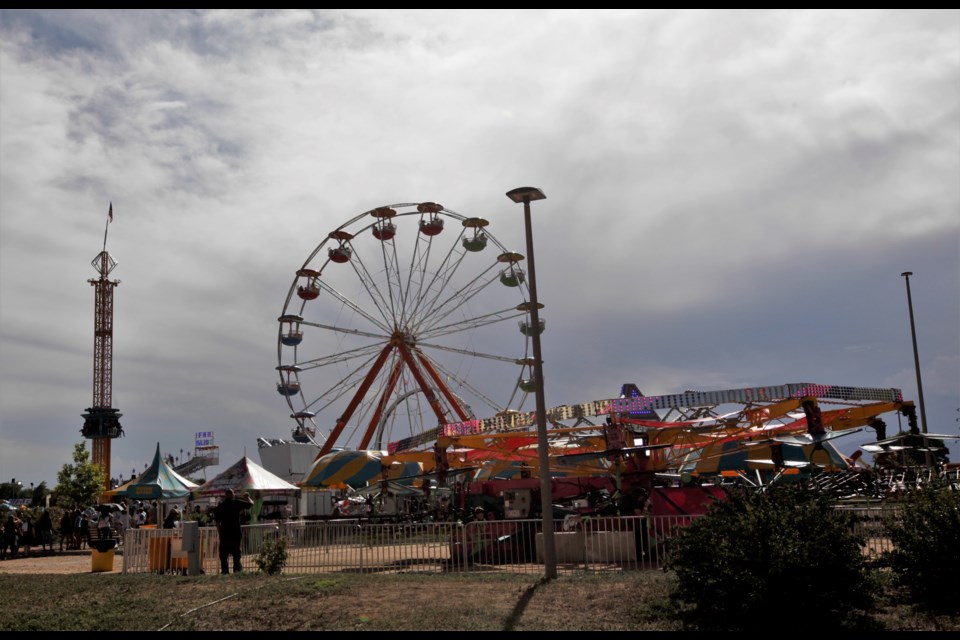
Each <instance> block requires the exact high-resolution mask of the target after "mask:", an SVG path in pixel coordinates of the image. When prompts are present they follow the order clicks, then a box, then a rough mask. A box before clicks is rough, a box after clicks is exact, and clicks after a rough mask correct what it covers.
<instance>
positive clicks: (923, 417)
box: [900, 271, 927, 433]
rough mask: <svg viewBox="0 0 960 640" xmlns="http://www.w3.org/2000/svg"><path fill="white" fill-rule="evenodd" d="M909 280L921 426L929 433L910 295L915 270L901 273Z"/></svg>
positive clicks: (911, 324)
mask: <svg viewBox="0 0 960 640" xmlns="http://www.w3.org/2000/svg"><path fill="white" fill-rule="evenodd" d="M900 275H901V276H903V278H904V280H906V281H907V306H908V307H910V335H911V336H912V337H913V364H914V366H915V367H916V369H917V399H918V400H919V401H920V426H921V428H922V429H923V432H924V433H927V410H926V407H925V406H924V404H923V383H922V382H921V381H920V355H919V354H918V352H917V328H916V325H914V323H913V298H912V297H910V276H912V275H913V271H904V272H903V273H901V274H900Z"/></svg>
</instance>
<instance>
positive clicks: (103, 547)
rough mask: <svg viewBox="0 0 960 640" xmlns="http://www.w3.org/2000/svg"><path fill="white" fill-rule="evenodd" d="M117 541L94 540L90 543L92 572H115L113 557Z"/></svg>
mask: <svg viewBox="0 0 960 640" xmlns="http://www.w3.org/2000/svg"><path fill="white" fill-rule="evenodd" d="M116 547H117V541H116V540H92V541H91V542H90V572H91V573H98V572H102V571H113V556H114V555H115V554H116Z"/></svg>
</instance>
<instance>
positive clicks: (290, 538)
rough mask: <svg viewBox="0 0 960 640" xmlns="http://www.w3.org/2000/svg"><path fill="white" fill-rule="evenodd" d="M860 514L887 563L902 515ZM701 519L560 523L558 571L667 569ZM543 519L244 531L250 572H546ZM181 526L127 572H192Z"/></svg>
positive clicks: (870, 542) (203, 535)
mask: <svg viewBox="0 0 960 640" xmlns="http://www.w3.org/2000/svg"><path fill="white" fill-rule="evenodd" d="M842 508H843V509H844V510H845V511H848V512H851V513H853V515H854V519H853V530H854V533H857V534H858V535H862V536H864V538H866V540H867V545H866V548H865V549H864V553H865V554H867V555H868V556H869V557H870V558H877V557H879V555H880V554H881V553H883V552H884V551H889V550H890V548H891V545H890V541H889V539H888V538H886V536H885V533H884V532H885V529H886V524H887V522H888V521H889V519H890V518H895V517H897V515H898V513H899V511H898V510H897V509H895V508H894V509H891V508H889V507H887V508H881V507H856V508H851V507H842ZM694 517H696V516H631V517H579V516H576V517H568V518H566V519H563V520H560V519H558V520H556V521H555V522H554V525H555V531H554V543H555V544H554V546H555V548H556V560H557V569H558V571H562V572H571V571H628V570H642V569H662V568H663V567H664V566H665V563H666V560H667V553H668V551H669V545H670V541H671V540H672V539H673V538H675V537H676V536H677V535H678V534H679V532H680V531H681V530H682V529H683V527H685V526H687V525H688V524H690V522H692V520H693V518H694ZM541 526H542V521H541V520H484V521H477V522H470V523H467V524H465V525H463V524H460V523H455V522H436V523H389V524H372V523H366V522H361V521H358V520H332V521H291V522H285V523H270V524H260V525H248V526H244V527H243V528H242V531H243V540H242V543H241V551H242V554H243V558H242V562H243V566H244V568H245V569H247V570H255V569H256V564H255V558H256V555H257V554H258V553H259V551H260V549H261V548H262V545H263V543H264V542H265V541H266V540H268V539H279V538H285V539H286V541H287V561H286V563H285V565H284V572H286V573H322V572H338V571H341V572H362V573H370V572H426V573H442V572H451V571H462V572H468V571H485V572H489V571H500V572H510V573H530V574H542V573H543V533H542V530H541ZM200 554H201V556H200V566H201V569H202V571H203V572H204V573H207V574H215V573H218V572H219V570H220V561H219V540H218V536H217V531H216V529H215V528H214V527H204V528H201V529H200ZM186 570H187V554H186V552H185V551H183V549H182V537H181V535H180V531H179V530H178V529H144V528H141V529H130V530H128V531H127V532H126V535H125V537H124V543H123V572H124V573H157V574H163V573H186Z"/></svg>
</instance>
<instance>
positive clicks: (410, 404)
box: [277, 202, 543, 456]
mask: <svg viewBox="0 0 960 640" xmlns="http://www.w3.org/2000/svg"><path fill="white" fill-rule="evenodd" d="M488 226H489V223H488V222H487V220H484V219H483V218H477V217H466V216H463V215H460V214H458V213H456V212H454V211H451V210H449V209H446V208H444V207H443V206H442V205H439V204H437V203H433V202H421V203H417V204H394V205H388V206H382V207H377V208H375V209H372V210H370V211H366V212H364V213H361V214H359V215H357V216H355V217H353V218H352V219H350V220H348V221H347V222H345V223H343V224H341V225H340V226H339V227H337V228H336V229H334V230H333V231H331V232H330V233H329V234H328V235H327V237H326V238H325V239H324V240H323V241H322V242H321V243H320V245H319V246H317V247H316V248H315V249H314V250H313V252H312V253H311V254H310V255H309V256H308V258H307V259H306V260H305V261H304V262H303V264H302V265H301V267H300V268H299V269H298V270H297V272H296V276H295V278H294V280H293V284H292V285H291V286H290V290H289V292H288V294H287V298H286V301H285V303H284V307H283V312H282V314H281V315H280V317H279V318H278V321H279V334H278V347H277V351H278V366H277V371H278V372H279V375H280V381H279V382H278V384H277V390H278V392H279V393H280V394H281V395H283V396H284V397H285V398H286V400H287V403H288V405H289V407H290V409H291V411H292V414H291V417H292V418H293V419H294V420H295V422H296V427H295V429H294V435H295V438H300V439H316V438H319V440H320V442H318V444H319V445H320V452H319V455H321V456H322V455H325V454H327V453H329V452H331V451H333V450H334V448H335V447H337V446H340V447H343V446H352V447H353V448H355V449H368V448H370V449H383V448H385V445H386V443H387V442H388V441H396V440H401V439H408V440H410V439H412V440H410V441H411V442H414V441H415V442H417V443H420V444H423V443H426V442H431V441H433V440H436V435H435V432H436V426H437V425H438V424H446V423H450V422H453V421H457V420H460V421H466V420H472V419H475V418H476V417H477V415H478V412H479V415H490V414H493V413H503V412H509V411H515V410H519V409H521V408H522V406H523V404H524V402H525V400H526V398H527V395H528V393H529V392H530V391H531V390H532V388H533V387H532V382H531V377H532V374H531V373H530V371H531V366H532V364H531V357H530V353H531V349H530V336H531V335H532V332H533V331H534V330H537V331H542V330H543V322H541V323H540V326H539V328H537V329H534V328H533V327H532V326H531V323H530V321H529V315H528V314H529V296H528V294H527V288H526V280H525V274H524V270H523V268H522V261H523V259H524V257H523V256H522V255H521V254H518V253H514V252H511V251H508V250H507V249H506V248H505V247H504V246H503V245H502V244H500V242H499V241H497V239H496V238H495V237H494V236H493V235H492V234H491V233H490V231H489V230H488ZM511 325H512V326H511ZM321 414H322V415H323V416H324V417H326V416H338V417H337V418H336V420H335V422H334V423H333V424H332V426H331V428H330V429H329V434H328V435H325V436H324V435H319V436H318V433H322V431H326V430H320V429H318V428H317V423H316V419H317V416H318V415H321Z"/></svg>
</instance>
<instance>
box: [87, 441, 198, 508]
mask: <svg viewBox="0 0 960 640" xmlns="http://www.w3.org/2000/svg"><path fill="white" fill-rule="evenodd" d="M198 486H199V485H198V484H197V483H195V482H191V481H190V480H188V479H186V478H184V477H183V476H181V475H180V474H179V473H177V472H176V471H174V470H173V468H172V467H171V466H170V465H169V464H167V462H166V461H165V460H164V459H163V456H161V455H160V443H159V442H158V443H157V451H156V453H155V454H154V456H153V462H152V463H150V466H149V467H147V469H146V470H145V471H144V472H143V473H141V474H140V475H139V476H137V477H136V478H134V479H133V480H131V481H130V482H127V483H126V484H124V485H121V486H119V487H117V488H116V489H112V490H110V491H105V492H104V493H103V496H104V497H108V498H115V497H118V496H123V497H125V498H133V499H134V500H174V499H177V498H185V497H187V496H189V495H190V492H191V491H193V490H194V489H196V488H197V487H198Z"/></svg>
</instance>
